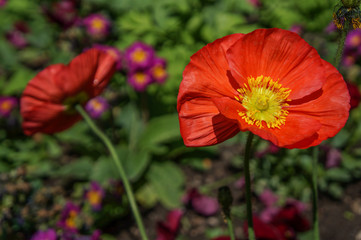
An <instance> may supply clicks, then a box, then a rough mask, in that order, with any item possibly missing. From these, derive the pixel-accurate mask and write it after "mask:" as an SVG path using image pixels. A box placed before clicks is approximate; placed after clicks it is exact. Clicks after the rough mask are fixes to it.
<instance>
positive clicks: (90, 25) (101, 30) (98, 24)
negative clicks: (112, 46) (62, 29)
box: [83, 13, 111, 39]
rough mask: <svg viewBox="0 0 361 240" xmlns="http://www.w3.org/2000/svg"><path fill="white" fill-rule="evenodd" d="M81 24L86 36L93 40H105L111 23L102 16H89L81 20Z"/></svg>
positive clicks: (95, 14)
mask: <svg viewBox="0 0 361 240" xmlns="http://www.w3.org/2000/svg"><path fill="white" fill-rule="evenodd" d="M83 24H84V26H85V28H86V30H87V32H88V34H89V35H90V36H92V37H94V38H100V39H101V38H105V37H106V36H108V34H109V31H110V27H111V22H110V21H109V20H108V19H107V18H106V17H105V16H103V15H102V14H97V13H94V14H91V15H89V16H88V17H86V18H84V19H83Z"/></svg>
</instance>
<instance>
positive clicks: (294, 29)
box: [290, 24, 303, 35]
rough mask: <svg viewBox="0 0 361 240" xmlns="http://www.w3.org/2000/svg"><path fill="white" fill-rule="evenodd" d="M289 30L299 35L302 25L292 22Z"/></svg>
mask: <svg viewBox="0 0 361 240" xmlns="http://www.w3.org/2000/svg"><path fill="white" fill-rule="evenodd" d="M290 31H291V32H294V33H297V34H298V35H301V34H302V32H303V26H302V25H299V24H294V25H292V26H291V28H290Z"/></svg>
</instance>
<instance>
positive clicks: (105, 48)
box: [93, 44, 123, 70]
mask: <svg viewBox="0 0 361 240" xmlns="http://www.w3.org/2000/svg"><path fill="white" fill-rule="evenodd" d="M93 47H94V48H97V49H99V50H103V51H105V52H107V53H109V54H110V55H112V56H113V57H114V58H115V59H116V62H117V65H116V68H117V70H121V69H122V65H123V64H122V61H123V55H122V53H121V52H120V51H119V49H118V48H115V47H111V46H106V45H101V44H94V45H93Z"/></svg>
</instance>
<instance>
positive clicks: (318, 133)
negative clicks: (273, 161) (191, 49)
mask: <svg viewBox="0 0 361 240" xmlns="http://www.w3.org/2000/svg"><path fill="white" fill-rule="evenodd" d="M349 102H350V96H349V93H348V90H347V87H346V84H345V83H344V81H343V78H342V76H341V74H340V73H339V72H338V71H337V70H336V68H334V67H333V66H332V65H331V64H330V63H328V62H326V61H324V60H322V59H321V58H320V56H319V55H318V53H317V51H316V50H315V49H314V48H313V47H311V46H310V45H309V44H307V43H306V42H305V41H304V40H303V39H302V38H301V37H300V36H298V35H297V34H295V33H293V32H290V31H286V30H282V29H259V30H255V31H253V32H251V33H249V34H233V35H229V36H226V37H223V38H221V39H218V40H216V41H214V42H213V43H211V44H208V45H207V46H205V47H203V48H202V49H201V50H199V51H198V52H196V53H195V54H194V55H193V56H192V57H191V61H190V63H189V64H188V65H187V66H186V68H185V70H184V72H183V80H182V83H181V85H180V88H179V94H178V106H177V109H178V113H179V122H180V131H181V135H182V137H183V140H184V143H185V145H187V146H208V145H213V144H217V143H220V142H223V141H225V140H227V139H228V138H230V137H233V136H234V135H236V134H237V133H238V132H239V131H251V132H253V133H254V134H256V135H258V136H260V137H262V138H264V139H266V140H269V141H271V142H272V143H273V144H275V145H277V146H279V147H286V148H308V147H310V146H315V145H318V144H319V143H321V142H322V141H323V140H325V139H327V138H329V137H333V136H334V135H335V134H336V133H337V132H338V131H339V130H340V129H341V128H342V127H343V126H344V124H345V122H346V120H347V118H348V112H349V108H350V104H349Z"/></svg>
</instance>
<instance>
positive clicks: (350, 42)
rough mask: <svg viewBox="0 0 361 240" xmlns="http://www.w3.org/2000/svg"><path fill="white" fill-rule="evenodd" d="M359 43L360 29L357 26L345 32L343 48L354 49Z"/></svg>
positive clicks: (360, 43)
mask: <svg viewBox="0 0 361 240" xmlns="http://www.w3.org/2000/svg"><path fill="white" fill-rule="evenodd" d="M360 45H361V29H359V28H357V29H355V30H352V31H350V32H349V33H348V34H347V37H346V40H345V48H351V49H356V48H358V47H360Z"/></svg>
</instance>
